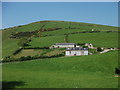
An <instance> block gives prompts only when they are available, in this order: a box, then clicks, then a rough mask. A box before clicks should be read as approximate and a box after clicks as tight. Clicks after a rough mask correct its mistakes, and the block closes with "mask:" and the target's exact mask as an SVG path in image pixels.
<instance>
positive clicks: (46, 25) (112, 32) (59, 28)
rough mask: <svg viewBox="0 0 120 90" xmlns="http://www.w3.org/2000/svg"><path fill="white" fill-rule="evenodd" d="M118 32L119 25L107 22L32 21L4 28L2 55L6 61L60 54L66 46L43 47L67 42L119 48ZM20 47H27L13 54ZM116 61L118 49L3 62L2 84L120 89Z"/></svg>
mask: <svg viewBox="0 0 120 90" xmlns="http://www.w3.org/2000/svg"><path fill="white" fill-rule="evenodd" d="M118 33H119V32H118V27H113V26H106V25H98V24H90V23H80V22H67V21H39V22H33V23H30V24H27V25H20V26H16V27H12V28H6V29H4V30H2V46H3V47H2V51H3V53H2V57H3V60H4V59H9V58H12V60H14V59H16V58H21V57H22V58H23V57H31V56H33V57H34V56H39V55H41V56H42V55H43V56H51V55H56V54H61V53H63V52H64V51H65V49H60V48H59V49H44V48H47V47H50V46H51V45H53V44H55V43H65V42H70V43H76V44H77V43H92V44H93V45H94V46H95V47H105V48H111V47H112V48H118ZM66 39H67V41H66ZM21 47H22V48H25V49H23V50H22V51H20V52H19V53H18V54H14V53H15V52H16V51H19V50H20V49H21ZM31 48H32V49H31ZM34 48H42V49H34ZM93 51H95V50H93ZM117 61H118V51H117V50H116V51H109V52H107V53H103V54H99V53H95V54H93V55H87V56H74V57H65V56H64V57H59V58H49V59H33V60H32V61H25V62H17V63H12V62H11V63H10V62H9V63H8V64H6V63H4V64H3V73H2V75H3V77H2V78H3V81H2V82H3V87H4V88H7V87H8V88H117V86H118V78H117V77H114V75H115V73H114V69H115V67H118V62H117ZM6 85H7V87H6Z"/></svg>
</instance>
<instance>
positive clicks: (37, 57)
mask: <svg viewBox="0 0 120 90" xmlns="http://www.w3.org/2000/svg"><path fill="white" fill-rule="evenodd" d="M62 56H65V54H64V53H61V54H57V55H52V56H27V57H24V56H23V57H20V58H18V59H13V58H10V59H6V60H2V61H1V62H0V63H7V62H17V61H29V60H33V59H35V60H36V59H46V58H56V57H62Z"/></svg>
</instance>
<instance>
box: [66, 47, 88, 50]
mask: <svg viewBox="0 0 120 90" xmlns="http://www.w3.org/2000/svg"><path fill="white" fill-rule="evenodd" d="M66 50H88V48H79V47H77V48H67V49H66Z"/></svg>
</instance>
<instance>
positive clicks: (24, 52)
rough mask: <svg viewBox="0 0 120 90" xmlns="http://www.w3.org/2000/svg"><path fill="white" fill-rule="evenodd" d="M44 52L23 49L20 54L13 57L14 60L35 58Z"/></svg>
mask: <svg viewBox="0 0 120 90" xmlns="http://www.w3.org/2000/svg"><path fill="white" fill-rule="evenodd" d="M44 51H45V50H34V49H25V50H22V51H21V52H20V53H18V54H17V55H15V56H14V57H15V58H20V57H22V56H35V55H40V54H42V53H43V52H44Z"/></svg>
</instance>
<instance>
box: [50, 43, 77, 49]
mask: <svg viewBox="0 0 120 90" xmlns="http://www.w3.org/2000/svg"><path fill="white" fill-rule="evenodd" d="M68 47H71V48H72V47H75V43H56V44H55V45H53V46H52V48H68Z"/></svg>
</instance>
